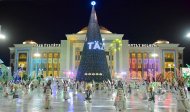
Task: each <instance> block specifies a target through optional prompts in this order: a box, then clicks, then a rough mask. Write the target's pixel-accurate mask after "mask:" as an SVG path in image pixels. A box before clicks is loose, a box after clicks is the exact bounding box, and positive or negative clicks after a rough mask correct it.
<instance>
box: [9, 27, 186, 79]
mask: <svg viewBox="0 0 190 112" xmlns="http://www.w3.org/2000/svg"><path fill="white" fill-rule="evenodd" d="M86 33H87V27H85V28H83V29H82V30H80V31H79V32H77V33H74V34H66V37H67V40H61V43H60V44H55V43H51V44H37V43H36V42H34V41H25V42H23V44H14V47H9V49H10V65H11V67H13V68H14V70H13V71H14V72H16V71H17V70H18V68H20V67H22V68H23V70H25V71H26V72H27V73H28V75H44V76H45V77H46V76H49V75H53V76H54V77H75V76H76V72H77V69H78V66H79V63H80V59H81V51H82V49H83V45H84V41H85V38H86ZM100 33H101V36H102V38H103V43H104V50H105V52H106V57H107V62H108V66H109V70H110V72H111V74H112V78H131V79H142V78H144V79H146V77H147V75H150V76H153V77H154V76H155V75H159V74H161V73H162V74H164V77H165V78H167V79H168V78H171V73H172V72H173V73H174V74H176V69H175V67H176V68H180V67H181V66H183V49H184V47H179V44H173V43H169V42H168V41H165V40H158V41H156V42H155V43H152V44H138V42H137V43H129V41H128V40H122V38H123V36H124V34H116V33H112V32H111V31H109V30H108V29H106V28H105V27H100Z"/></svg>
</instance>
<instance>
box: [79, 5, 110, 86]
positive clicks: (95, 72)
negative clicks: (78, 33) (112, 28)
mask: <svg viewBox="0 0 190 112" xmlns="http://www.w3.org/2000/svg"><path fill="white" fill-rule="evenodd" d="M76 80H78V81H85V82H91V81H95V82H103V81H107V80H111V75H110V71H109V68H108V64H107V59H106V53H105V51H104V48H103V42H102V37H101V34H100V28H99V25H98V20H97V16H96V12H95V9H94V6H93V7H92V11H91V17H90V21H89V24H88V30H87V34H86V40H85V43H84V47H83V52H82V56H81V61H80V65H79V68H78V71H77V77H76Z"/></svg>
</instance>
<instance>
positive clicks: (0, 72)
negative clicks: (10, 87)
mask: <svg viewBox="0 0 190 112" xmlns="http://www.w3.org/2000/svg"><path fill="white" fill-rule="evenodd" d="M2 62H3V61H2V60H1V63H0V81H1V82H7V81H10V80H12V79H13V78H12V76H11V74H9V73H8V68H7V67H6V66H5V65H4V64H3V63H2Z"/></svg>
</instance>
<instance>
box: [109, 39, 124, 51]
mask: <svg viewBox="0 0 190 112" xmlns="http://www.w3.org/2000/svg"><path fill="white" fill-rule="evenodd" d="M115 45H116V46H115ZM109 47H110V49H111V51H112V52H116V51H120V50H121V47H122V41H121V40H120V39H115V40H113V41H112V43H111V44H110V45H109Z"/></svg>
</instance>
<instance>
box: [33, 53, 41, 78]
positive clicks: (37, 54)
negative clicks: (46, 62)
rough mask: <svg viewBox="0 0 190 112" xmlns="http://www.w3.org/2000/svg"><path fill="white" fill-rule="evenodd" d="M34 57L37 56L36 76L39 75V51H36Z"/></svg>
mask: <svg viewBox="0 0 190 112" xmlns="http://www.w3.org/2000/svg"><path fill="white" fill-rule="evenodd" d="M34 57H35V58H36V76H38V58H40V57H41V54H40V53H39V52H36V53H34Z"/></svg>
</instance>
